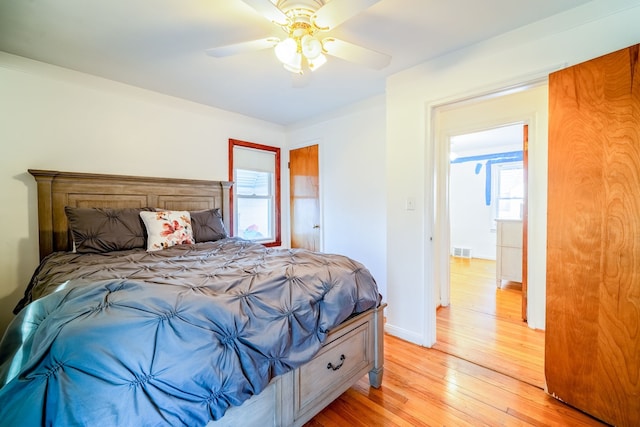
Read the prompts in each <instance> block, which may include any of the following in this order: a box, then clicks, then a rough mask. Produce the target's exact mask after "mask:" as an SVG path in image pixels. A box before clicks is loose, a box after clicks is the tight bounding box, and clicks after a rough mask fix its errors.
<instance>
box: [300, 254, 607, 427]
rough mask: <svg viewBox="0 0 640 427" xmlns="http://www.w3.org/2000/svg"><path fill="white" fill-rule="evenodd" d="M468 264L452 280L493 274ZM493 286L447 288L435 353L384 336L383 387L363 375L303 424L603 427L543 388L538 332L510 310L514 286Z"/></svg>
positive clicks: (541, 342) (318, 426) (312, 426)
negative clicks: (449, 302)
mask: <svg viewBox="0 0 640 427" xmlns="http://www.w3.org/2000/svg"><path fill="white" fill-rule="evenodd" d="M471 261H475V260H471ZM471 261H470V263H469V265H468V266H466V265H464V264H459V265H453V264H452V282H453V281H455V280H457V279H458V278H459V277H454V275H455V274H460V275H464V274H473V275H478V277H483V276H487V277H495V273H491V270H490V269H491V265H490V264H482V265H480V264H479V265H474V267H476V266H478V267H479V272H477V273H473V272H472V270H471V269H469V268H467V267H470V266H471V263H472V262H471ZM463 262H464V261H463ZM473 264H475V263H473ZM456 267H462V268H456ZM454 270H457V271H458V272H457V273H454ZM463 270H464V271H466V272H463ZM492 274H493V275H492ZM462 281H463V282H467V283H470V282H471V281H469V280H466V281H465V280H462ZM474 281H475V279H474ZM480 281H481V280H478V282H480ZM491 285H492V289H490V290H489V289H485V291H479V290H478V289H480V288H481V287H478V288H476V287H475V286H474V287H466V286H464V287H455V286H452V298H451V299H452V305H451V307H449V308H443V309H440V310H439V311H438V344H437V345H436V347H434V348H425V347H420V346H417V345H414V344H411V343H408V342H406V341H403V340H400V339H398V338H395V337H393V336H390V335H385V366H384V369H385V371H384V379H383V383H382V387H381V388H380V389H374V388H371V387H369V383H368V380H367V378H366V377H363V378H362V379H361V380H360V381H359V382H358V383H357V384H356V385H354V386H353V387H351V388H350V389H349V390H347V391H346V392H345V393H344V394H343V395H342V396H340V397H339V398H338V399H337V400H335V401H334V402H333V403H331V404H330V405H329V406H328V407H327V408H325V409H324V410H323V411H322V412H320V413H319V414H318V415H316V416H315V417H314V418H313V419H312V420H310V421H309V422H308V423H307V424H306V426H307V427H329V426H351V427H360V426H362V427H364V426H367V427H369V426H474V427H475V426H603V425H604V424H602V423H600V422H598V421H597V420H595V419H593V418H591V417H589V416H588V415H586V414H583V413H581V412H579V411H577V410H575V409H572V408H571V407H569V406H567V405H565V404H563V403H561V402H559V401H557V400H556V399H553V398H552V397H550V396H548V395H547V394H546V393H545V392H544V391H543V389H542V388H541V386H540V385H539V384H540V383H541V381H543V377H542V376H541V372H542V358H543V356H542V352H543V349H544V333H542V332H540V331H532V330H529V331H526V330H525V329H523V328H522V326H523V325H524V328H526V329H529V328H528V327H527V326H526V325H525V324H523V323H522V321H521V320H520V317H519V316H520V309H519V306H517V308H515V306H514V302H513V300H514V299H516V300H519V292H518V289H517V286H515V285H514V284H505V286H504V289H502V290H497V288H496V286H495V281H494V280H493V279H491ZM485 292H487V293H485ZM454 295H455V296H454ZM492 295H493V296H492ZM503 298H504V299H506V300H507V301H510V303H505V304H502V302H503V301H502V299H503ZM496 299H498V303H496ZM492 304H493V305H492ZM517 304H518V303H517V302H516V303H515V305H517ZM462 323H466V325H467V326H469V325H472V327H471V328H467V331H465V330H464V328H462V327H461V324H462ZM449 352H453V354H449ZM454 354H457V355H454ZM528 359H531V360H529V361H528ZM506 362H509V364H510V365H512V367H510V368H505V367H504V365H506ZM483 365H485V366H490V367H489V368H488V367H485V366H483ZM502 372H506V373H502ZM520 378H522V379H520ZM534 384H538V385H534Z"/></svg>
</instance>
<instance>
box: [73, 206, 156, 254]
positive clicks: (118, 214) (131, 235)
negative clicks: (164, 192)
mask: <svg viewBox="0 0 640 427" xmlns="http://www.w3.org/2000/svg"><path fill="white" fill-rule="evenodd" d="M64 211H65V213H66V215H67V220H68V221H69V228H70V229H71V234H72V236H73V242H74V246H75V250H76V252H78V253H101V252H112V251H124V250H128V249H134V248H144V247H145V246H146V243H145V228H144V223H143V222H142V219H141V218H140V212H141V211H153V209H152V208H123V209H109V208H73V207H71V206H65V208H64Z"/></svg>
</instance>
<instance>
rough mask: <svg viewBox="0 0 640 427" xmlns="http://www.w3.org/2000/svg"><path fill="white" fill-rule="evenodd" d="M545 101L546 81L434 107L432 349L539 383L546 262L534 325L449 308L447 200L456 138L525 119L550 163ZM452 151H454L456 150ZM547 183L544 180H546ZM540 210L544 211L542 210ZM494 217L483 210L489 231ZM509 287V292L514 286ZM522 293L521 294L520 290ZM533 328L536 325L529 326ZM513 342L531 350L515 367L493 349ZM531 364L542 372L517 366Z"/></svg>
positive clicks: (533, 304)
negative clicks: (435, 303) (436, 304)
mask: <svg viewBox="0 0 640 427" xmlns="http://www.w3.org/2000/svg"><path fill="white" fill-rule="evenodd" d="M543 83H544V82H543ZM546 103H547V94H546V84H537V85H532V86H529V87H523V88H520V89H519V90H516V91H513V90H512V91H509V92H508V93H502V94H492V95H491V96H487V97H483V98H482V99H474V100H466V101H464V102H460V103H455V104H449V105H445V106H440V107H437V108H435V109H434V129H435V132H434V141H435V146H434V153H435V155H434V159H435V165H434V167H435V179H436V186H435V187H436V200H435V205H436V206H435V210H436V221H435V229H436V235H435V239H434V240H435V241H434V254H435V255H436V256H435V257H434V258H435V261H434V263H435V265H436V267H435V268H434V270H436V278H437V280H438V282H437V283H439V284H440V286H439V289H437V290H438V291H439V295H438V300H439V301H440V305H441V306H442V307H443V308H441V309H439V310H438V314H437V319H436V329H437V332H436V345H435V346H434V347H435V348H440V349H442V350H443V351H447V352H453V351H457V352H458V353H460V354H456V355H458V356H460V357H463V358H465V359H468V360H471V361H473V362H475V363H478V364H481V365H483V366H487V364H492V366H487V367H489V368H491V369H494V370H496V371H499V372H504V373H506V374H508V375H512V376H514V377H521V378H522V379H523V380H525V381H527V382H530V383H534V384H535V385H537V386H543V383H544V377H543V371H542V367H543V362H544V361H543V359H544V344H543V336H544V334H543V332H541V331H536V330H535V329H543V328H544V287H545V281H544V266H543V268H542V270H538V269H535V270H534V272H535V271H542V272H543V274H542V280H539V279H540V277H539V275H536V274H533V276H534V278H535V279H536V280H535V282H534V283H533V294H534V295H535V297H534V298H533V299H532V300H533V301H530V304H529V306H530V309H529V311H530V312H532V313H533V316H531V317H532V319H530V321H531V320H533V322H532V323H530V325H527V324H526V323H523V322H522V320H521V318H520V317H519V316H520V312H518V317H517V318H516V319H513V318H510V319H506V320H507V321H508V322H510V323H505V319H499V318H498V317H497V316H495V315H493V317H492V318H491V321H490V322H489V323H487V319H486V318H485V319H484V320H480V318H474V317H468V316H466V315H465V316H461V314H460V313H456V312H455V307H453V308H452V307H449V305H450V302H451V299H452V298H451V290H452V289H451V287H450V284H451V283H452V278H451V274H452V270H451V268H452V265H451V264H450V260H451V259H450V255H451V253H452V251H451V250H452V246H453V245H455V242H454V239H453V238H452V235H451V230H450V227H449V224H450V222H451V221H452V218H451V217H450V208H451V203H452V202H453V201H452V200H450V199H449V189H450V185H452V183H451V182H450V180H449V171H450V168H451V164H450V155H451V153H452V151H453V150H451V149H450V141H451V140H452V138H453V137H454V136H456V135H463V134H468V133H474V132H477V131H479V130H486V129H490V128H498V127H502V126H503V125H504V124H505V123H510V124H516V123H517V124H518V126H519V128H520V129H522V124H523V123H525V124H528V125H529V127H530V128H532V129H533V136H535V135H536V134H537V135H539V136H540V138H539V141H540V143H539V145H538V146H537V147H536V153H535V154H536V156H537V157H536V158H535V162H534V163H535V165H536V166H537V167H538V168H540V165H541V164H544V165H546V157H545V156H546V151H542V150H541V149H542V148H544V149H546V138H545V137H542V136H541V132H540V131H539V128H538V127H537V126H538V124H539V123H540V122H542V123H544V125H546V117H540V115H541V114H544V112H545V111H546ZM541 119H542V120H541ZM536 131H538V132H536ZM519 141H520V142H519V144H520V149H522V130H520V131H519ZM454 145H455V144H454ZM508 151H510V150H503V152H508ZM453 152H454V153H455V151H453ZM455 154H458V153H455ZM468 157H472V156H468ZM541 160H542V162H541ZM485 161H486V159H485ZM476 166H477V164H472V170H473V173H475V167H476ZM485 167H486V163H484V162H483V163H482V166H481V168H479V170H478V173H482V172H484V174H483V176H484V178H485V179H484V180H479V184H480V185H481V188H480V189H479V190H477V191H478V193H479V194H480V196H481V198H483V199H485V200H486V199H487V198H490V197H495V195H494V194H492V193H491V191H490V190H491V189H490V188H488V186H487V182H486V180H487V179H489V178H491V176H490V175H487V174H486V169H484V168H485ZM483 169H484V170H483ZM543 174H544V175H545V176H544V178H546V167H545V168H540V170H536V175H535V178H536V179H540V178H541V177H543ZM544 182H545V184H546V181H544ZM536 183H537V182H536ZM539 189H540V186H539V185H534V190H536V191H540V190H539ZM533 195H534V197H537V198H540V197H541V194H540V193H536V192H535V191H534V193H533ZM467 210H471V211H472V212H473V214H474V216H476V217H479V216H481V214H480V213H479V210H478V209H469V208H467ZM530 211H531V209H527V213H530ZM534 211H535V213H536V216H535V217H534V220H533V221H530V223H529V227H528V229H530V227H531V223H533V224H534V226H539V224H540V223H541V222H542V221H543V220H545V219H546V218H542V216H543V215H544V214H543V215H540V214H539V212H538V210H534ZM542 212H544V210H543V211H542ZM494 215H495V213H492V212H491V211H490V210H489V211H488V212H485V219H486V221H485V222H486V223H487V226H486V227H485V229H486V230H490V229H491V227H490V226H489V224H491V223H490V221H492V220H493V219H494V218H493V217H494ZM529 216H530V215H529ZM478 219H479V218H478ZM479 220H481V219H479ZM542 223H543V224H545V225H544V226H545V227H546V222H542ZM543 229H546V228H543ZM493 233H494V234H493V241H492V242H491V243H490V244H489V245H488V246H489V247H491V246H493V247H495V246H494V245H495V243H496V240H495V238H496V234H495V233H496V231H495V228H494V231H493ZM539 237H540V236H536V237H535V238H534V242H533V247H534V248H535V249H536V250H537V251H538V252H536V251H534V252H533V254H532V255H533V258H534V260H536V261H537V260H539V259H540V257H541V256H545V252H544V241H545V239H546V236H545V235H544V233H543V235H542V236H541V239H542V251H543V253H542V254H540V253H539V248H540V243H541V242H540V238H539ZM529 245H531V242H529ZM460 246H463V247H462V249H465V248H464V246H465V245H460ZM470 246H474V245H470ZM458 249H460V248H458ZM474 250H475V251H476V255H481V252H482V250H480V249H479V248H478V247H476V248H471V252H472V253H473V252H474ZM526 252H529V253H530V254H531V251H530V250H529V251H526V250H525V253H526ZM472 256H473V255H472ZM494 257H495V255H494ZM484 268H485V270H486V269H487V268H488V269H489V270H490V272H489V274H491V276H492V278H491V279H490V283H493V286H492V287H490V288H489V292H493V296H492V297H493V299H494V301H495V297H496V292H497V287H496V273H495V265H494V264H491V265H490V266H489V267H486V266H485V267H484ZM485 273H486V272H485ZM525 274H527V278H529V282H530V283H531V280H530V279H531V276H532V274H531V272H529V273H525ZM525 280H526V279H525ZM506 284H507V283H506V282H505V285H506ZM505 290H506V289H505ZM508 290H509V291H511V290H512V289H508ZM518 292H520V291H519V289H518ZM540 294H542V298H540ZM520 295H521V293H520ZM476 302H477V300H476ZM447 311H449V312H450V313H449V315H448V316H449V317H448V318H443V315H442V314H443V313H446V312H447ZM474 311H475V313H474ZM480 312H481V310H477V307H476V309H470V310H467V311H466V314H479V313H480ZM485 315H486V313H485ZM514 320H515V323H514ZM456 321H459V324H457V325H456V326H455V328H454V329H451V328H450V327H451V325H452V323H451V322H456ZM540 325H542V327H540ZM512 326H513V327H514V328H515V329H514V330H511V331H510V332H506V331H507V330H509V329H510V328H511V327H512ZM529 326H532V327H531V328H530V327H529ZM446 328H449V329H450V331H449V332H451V331H453V333H454V334H458V335H457V336H452V335H449V336H448V337H447V338H446V340H449V342H445V341H446V340H443V339H442V338H441V336H439V335H440V334H441V333H442V332H443V330H445V329H446ZM487 332H489V333H492V334H493V335H492V336H487V335H486V333H487ZM505 332H506V333H507V334H510V335H511V337H513V336H516V335H517V336H518V337H519V338H518V340H512V341H511V343H508V342H505V341H504V337H503V336H501V334H504V333H505ZM514 334H515V335H514ZM528 335H532V336H533V337H534V338H531V340H532V341H531V342H528V341H527V340H528V339H529V338H526V337H527V336H528ZM461 337H465V339H467V343H466V344H467V347H466V348H462V347H460V348H458V349H454V348H453V347H452V346H451V345H450V344H451V342H457V343H460V342H462V341H461ZM541 338H542V340H541ZM509 345H511V346H519V347H521V348H527V347H528V346H530V349H531V351H524V353H523V357H522V359H521V360H520V361H516V362H515V365H512V364H510V362H511V361H513V360H515V359H517V357H508V356H503V355H500V354H499V353H495V352H496V349H498V351H502V352H503V353H504V354H508V353H509V351H510V350H508V346H509ZM532 352H535V353H536V354H539V356H535V355H534V354H533V353H532ZM527 353H530V354H527ZM536 358H537V360H536ZM511 359H513V360H511ZM530 363H534V364H537V367H534V369H533V370H534V371H535V370H537V371H538V372H539V375H537V374H535V375H534V374H532V375H529V374H524V377H523V374H522V369H521V368H518V364H530ZM514 366H515V368H514Z"/></svg>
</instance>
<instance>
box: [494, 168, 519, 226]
mask: <svg viewBox="0 0 640 427" xmlns="http://www.w3.org/2000/svg"><path fill="white" fill-rule="evenodd" d="M495 178H496V179H495V181H494V182H495V191H496V197H495V198H494V200H495V209H496V212H495V217H496V218H497V219H522V207H523V205H524V174H523V169H522V162H513V163H503V164H500V165H497V166H496V177H495Z"/></svg>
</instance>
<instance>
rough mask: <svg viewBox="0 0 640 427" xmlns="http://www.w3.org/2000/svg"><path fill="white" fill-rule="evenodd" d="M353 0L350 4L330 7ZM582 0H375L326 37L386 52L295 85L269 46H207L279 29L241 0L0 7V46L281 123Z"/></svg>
mask: <svg viewBox="0 0 640 427" xmlns="http://www.w3.org/2000/svg"><path fill="white" fill-rule="evenodd" d="M330 1H351V0H330ZM587 2H588V0H483V1H478V0H381V1H379V2H378V3H376V4H374V5H373V6H371V7H370V8H368V9H366V10H365V11H364V12H362V13H360V14H359V15H357V16H355V17H353V18H351V19H350V20H348V21H346V22H345V23H343V24H342V25H340V26H338V27H337V28H336V29H335V30H333V31H331V33H330V35H332V36H334V37H336V38H340V39H343V40H346V41H349V42H351V43H355V44H358V45H361V46H364V47H367V48H370V49H373V50H377V51H380V52H384V53H387V54H389V55H391V56H392V60H391V63H390V65H388V66H387V67H386V68H384V69H382V70H371V69H367V68H365V67H363V66H361V65H356V64H352V63H349V62H346V61H344V60H341V59H338V58H334V57H329V61H328V62H327V64H326V65H324V66H323V67H322V68H320V69H319V70H317V71H316V72H315V73H309V74H310V78H309V79H308V81H307V82H306V84H305V85H304V87H293V85H292V76H293V75H292V74H291V73H289V72H288V71H286V70H284V69H283V68H282V66H281V65H280V63H279V62H278V61H277V59H276V58H275V56H274V54H273V51H272V49H268V50H263V51H257V52H251V53H245V54H241V55H236V56H231V57H225V58H213V57H211V56H208V55H206V54H205V53H204V51H205V49H207V48H211V47H216V46H221V45H226V44H231V43H237V42H242V41H248V40H253V39H259V38H263V37H267V36H277V37H280V38H282V37H283V36H284V33H283V32H282V30H281V29H280V28H278V27H276V26H275V25H274V24H272V23H270V22H269V21H267V20H266V19H265V18H264V17H263V16H262V15H260V14H259V13H258V12H256V11H255V10H254V9H253V8H252V7H250V6H248V5H247V4H246V3H244V2H243V1H242V0H0V50H2V51H5V52H8V53H11V54H15V55H20V56H23V57H26V58H31V59H35V60H38V61H42V62H46V63H50V64H54V65H58V66H61V67H65V68H69V69H73V70H77V71H81V72H84V73H88V74H93V75H96V76H100V77H104V78H107V79H111V80H115V81H119V82H123V83H126V84H130V85H133V86H138V87H141V88H145V89H149V90H152V91H156V92H160V93H165V94H168V95H172V96H176V97H179V98H184V99H188V100H191V101H195V102H198V103H202V104H206V105H210V106H214V107H218V108H222V109H225V110H229V111H233V112H238V113H241V114H245V115H247V116H251V117H255V118H258V119H263V120H267V121H270V122H273V123H278V124H283V125H287V124H292V123H295V122H298V121H300V120H305V119H309V118H312V117H314V116H316V115H318V114H322V113H325V112H328V111H331V110H334V109H337V108H340V107H343V106H346V105H349V104H351V103H354V102H357V101H359V100H362V99H365V98H368V97H371V96H375V95H381V94H383V93H384V90H385V79H386V77H387V76H389V75H391V74H394V73H396V72H398V71H400V70H403V69H406V68H409V67H411V66H413V65H416V64H418V63H421V62H424V61H426V60H429V59H431V58H434V57H437V56H439V55H442V54H444V53H447V52H450V51H453V50H456V49H460V48H462V47H465V46H469V45H471V44H474V43H477V42H479V41H482V40H485V39H488V38H490V37H492V36H495V35H498V34H501V33H504V32H507V31H510V30H512V29H515V28H517V27H520V26H523V25H526V24H528V23H531V22H534V21H537V20H540V19H543V18H545V17H548V16H551V15H553V14H557V13H560V12H562V11H564V10H567V9H570V8H573V7H576V6H579V5H581V4H583V3H587Z"/></svg>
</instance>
